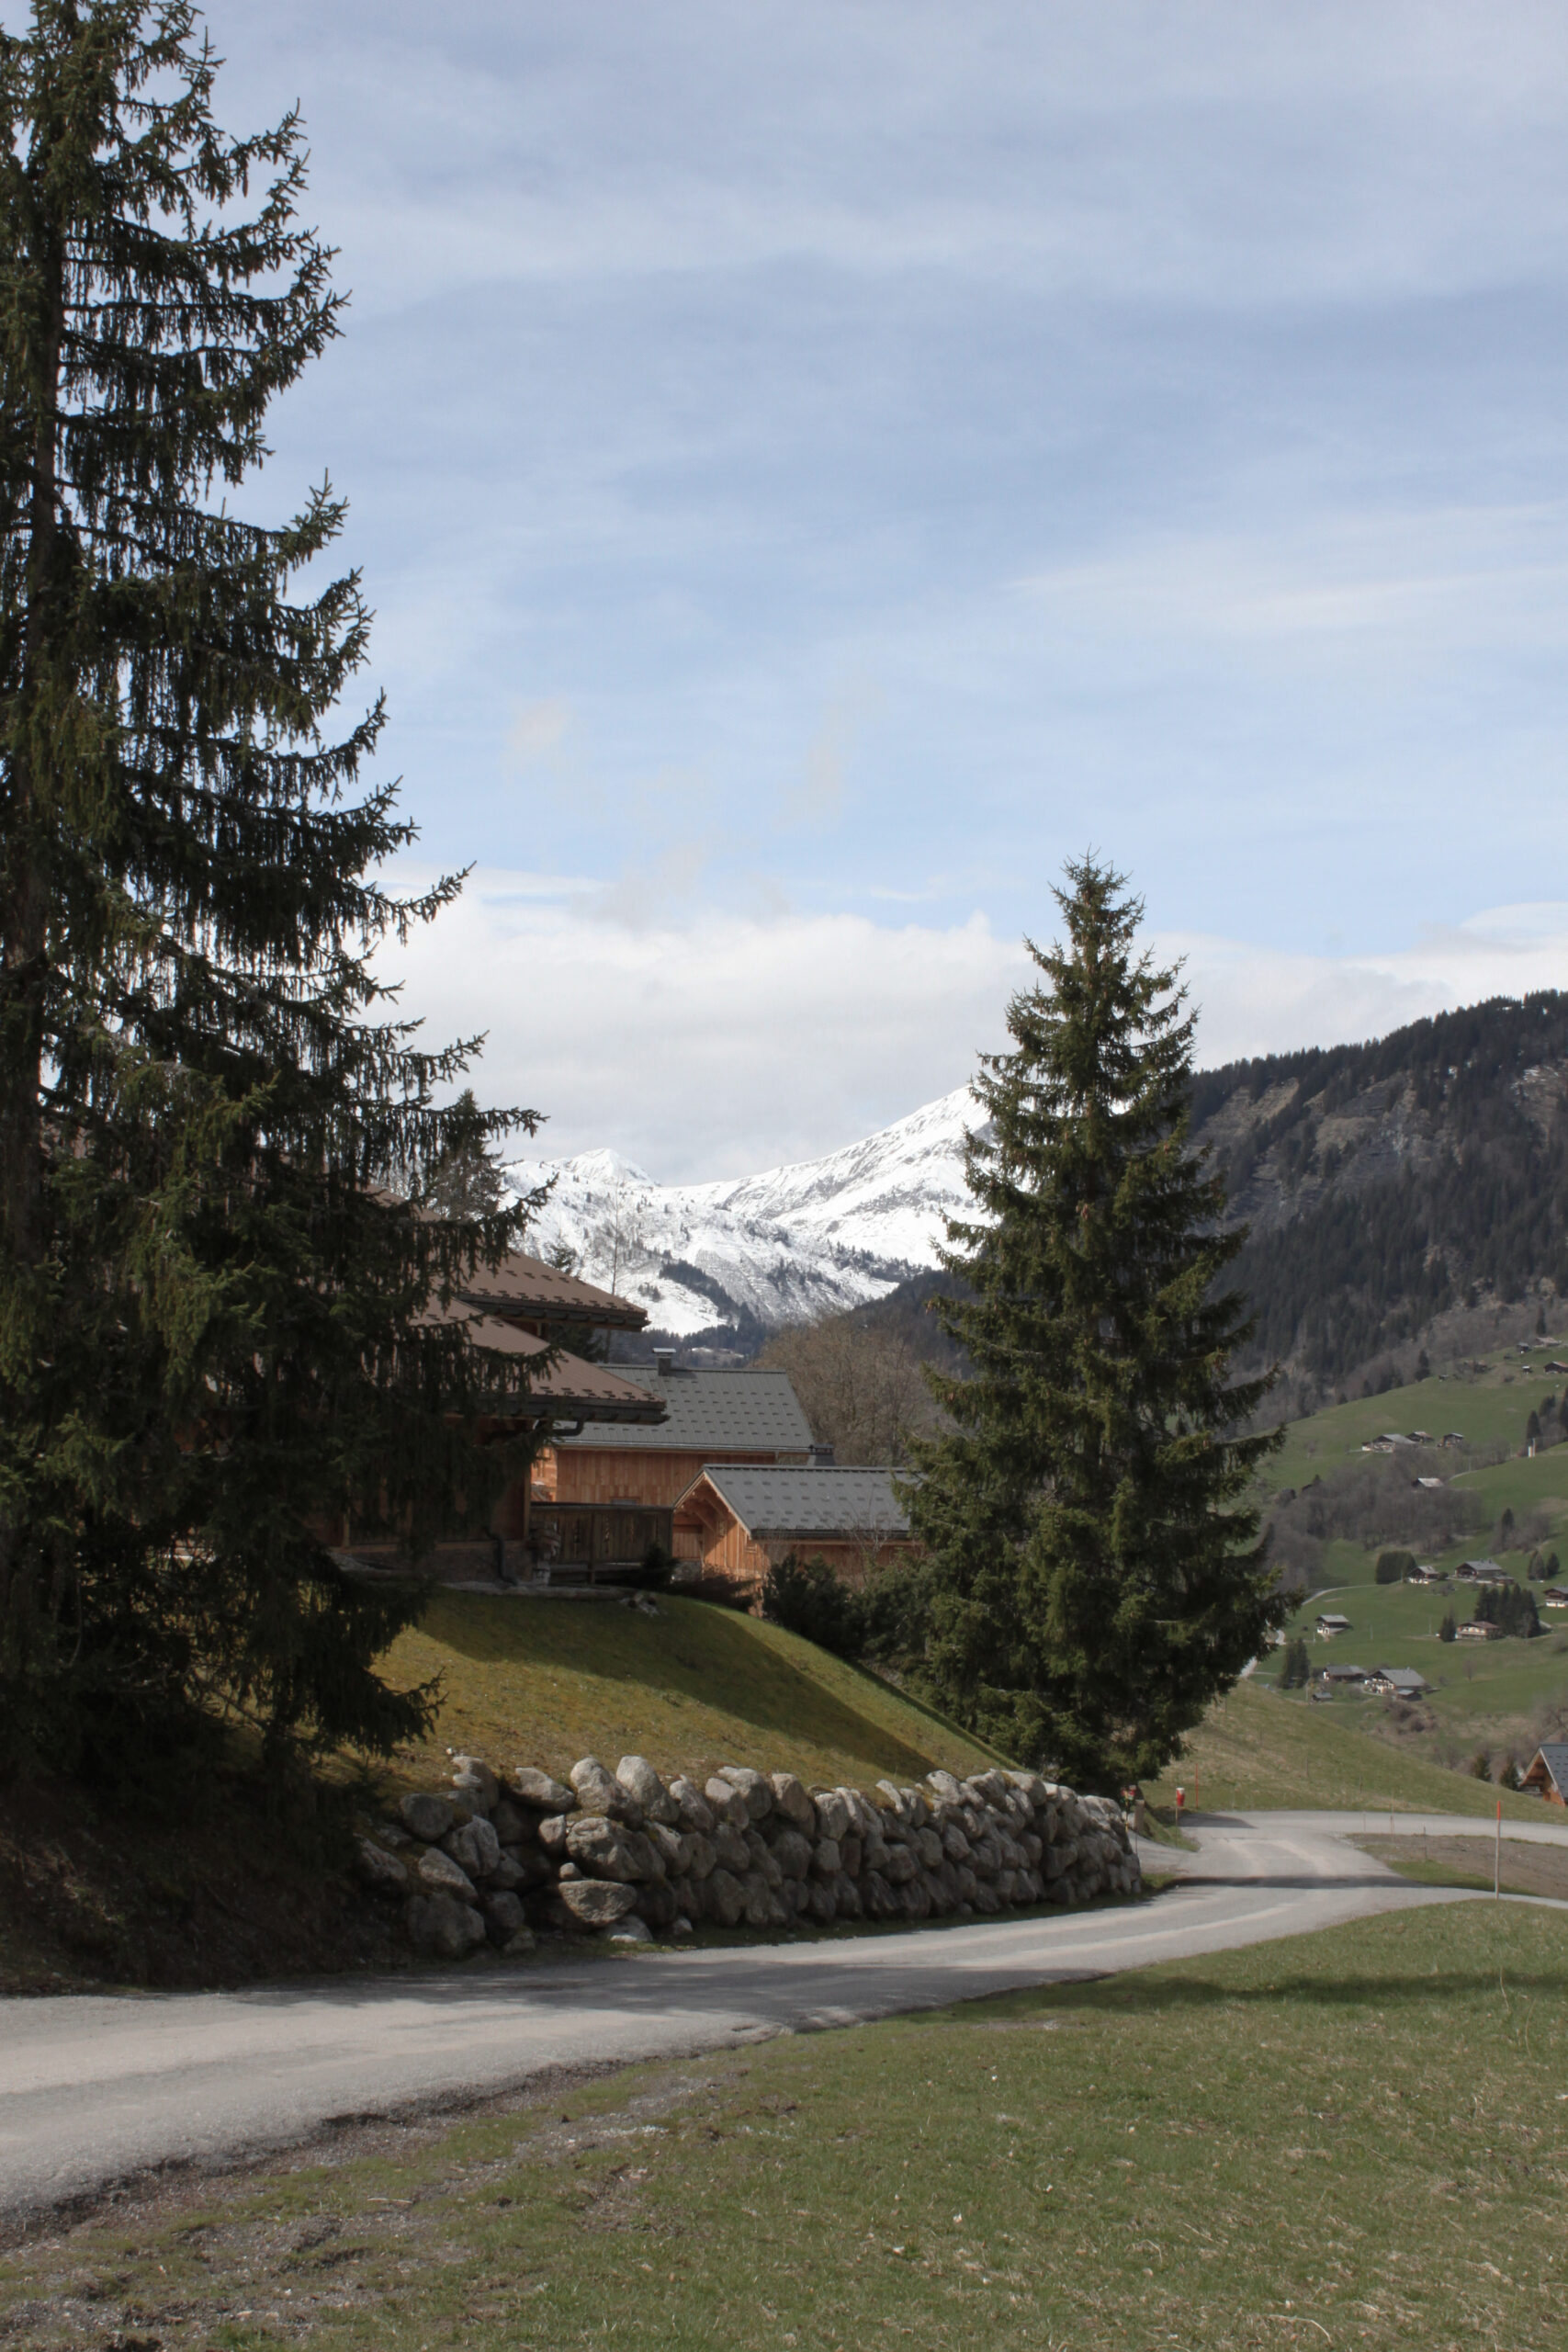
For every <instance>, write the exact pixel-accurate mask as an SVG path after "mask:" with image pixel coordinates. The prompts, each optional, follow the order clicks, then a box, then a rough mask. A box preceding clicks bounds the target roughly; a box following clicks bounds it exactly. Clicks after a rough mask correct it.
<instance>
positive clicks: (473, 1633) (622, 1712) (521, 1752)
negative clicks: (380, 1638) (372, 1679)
mask: <svg viewBox="0 0 1568 2352" xmlns="http://www.w3.org/2000/svg"><path fill="white" fill-rule="evenodd" d="M382 1667H383V1671H385V1672H386V1673H387V1674H388V1676H389V1678H391V1679H394V1680H397V1681H400V1682H402V1683H404V1684H408V1683H415V1682H426V1681H429V1680H431V1679H433V1678H434V1677H435V1676H439V1677H440V1679H441V1684H442V1693H443V1700H442V1707H441V1713H440V1714H439V1716H438V1717H437V1719H436V1724H435V1728H434V1733H433V1735H432V1736H431V1738H430V1739H429V1740H428V1741H426V1742H425V1743H424V1745H423V1747H411V1748H407V1749H404V1750H403V1751H402V1753H401V1755H400V1759H399V1775H398V1777H399V1778H400V1780H401V1781H408V1782H414V1783H419V1784H423V1785H429V1784H430V1783H431V1782H432V1781H435V1780H437V1779H440V1778H443V1777H445V1774H446V1771H447V1770H449V1767H448V1766H447V1762H446V1752H447V1750H448V1749H449V1748H455V1749H457V1751H458V1752H459V1753H461V1752H464V1751H471V1752H473V1753H474V1754H476V1755H479V1756H483V1757H484V1758H486V1759H487V1761H488V1762H490V1763H491V1765H493V1766H494V1767H495V1768H496V1769H497V1770H503V1769H505V1768H509V1767H510V1766H512V1765H513V1764H539V1765H543V1766H544V1767H545V1769H546V1770H547V1771H551V1772H555V1773H562V1772H564V1771H566V1770H567V1769H568V1768H569V1767H570V1765H572V1764H574V1763H575V1762H576V1761H577V1759H578V1758H579V1757H580V1756H589V1755H592V1756H598V1757H600V1758H602V1759H603V1760H604V1762H605V1763H607V1764H608V1765H609V1767H610V1769H611V1770H612V1771H613V1770H615V1764H616V1762H617V1761H618V1759H619V1758H621V1757H622V1756H624V1755H626V1754H636V1755H639V1756H646V1757H647V1758H649V1761H650V1762H651V1763H652V1764H653V1765H654V1767H655V1768H656V1770H659V1771H660V1772H672V1771H675V1770H682V1769H683V1770H686V1771H688V1772H693V1773H695V1774H696V1775H698V1776H699V1777H701V1778H705V1777H706V1775H707V1774H708V1773H709V1772H712V1771H714V1770H716V1768H717V1767H718V1766H719V1765H720V1764H754V1765H757V1766H760V1767H761V1769H763V1770H767V1771H792V1772H798V1773H799V1775H800V1777H801V1779H802V1780H804V1781H808V1782H810V1781H826V1782H828V1783H829V1784H834V1783H837V1782H840V1781H845V1782H853V1783H856V1784H863V1785H864V1786H866V1787H870V1786H871V1785H872V1784H873V1783H874V1782H875V1781H878V1780H880V1779H881V1778H883V1777H884V1776H885V1775H891V1776H893V1777H894V1778H897V1779H899V1780H918V1779H920V1778H921V1777H923V1775H924V1774H925V1773H927V1772H929V1771H930V1770H931V1769H932V1767H933V1766H939V1765H940V1766H942V1767H945V1768H946V1769H947V1770H951V1771H957V1772H960V1773H964V1772H971V1771H976V1770H985V1768H986V1767H987V1765H989V1764H994V1763H996V1762H998V1757H997V1755H996V1754H995V1752H994V1751H993V1750H992V1749H990V1748H987V1747H984V1746H983V1745H982V1744H981V1743H980V1742H978V1741H976V1740H975V1739H972V1738H970V1737H968V1736H966V1735H965V1734H964V1733H963V1732H960V1731H956V1730H954V1729H953V1726H952V1725H951V1724H947V1723H945V1722H943V1720H942V1717H941V1716H940V1715H936V1714H933V1713H931V1712H930V1710H929V1709H926V1708H924V1707H921V1706H920V1705H919V1704H918V1702H914V1701H911V1700H908V1699H905V1698H903V1697H901V1696H900V1694H899V1693H898V1692H897V1691H894V1690H891V1689H890V1688H889V1687H888V1685H887V1684H886V1683H885V1682H882V1681H879V1680H878V1679H877V1678H876V1676H875V1675H874V1674H868V1673H865V1672H863V1671H862V1670H861V1668H858V1667H853V1666H847V1665H845V1664H844V1663H843V1661H842V1660H841V1659H839V1658H836V1657H831V1656H829V1653H828V1652H827V1651H826V1650H820V1649H817V1648H815V1647H814V1646H813V1645H812V1644H811V1643H809V1642H803V1641H801V1640H800V1639H798V1637H797V1636H796V1635H795V1634H786V1633H784V1632H783V1631H782V1630H781V1629H780V1628H779V1627H778V1626H776V1625H768V1624H764V1623H762V1621H761V1619H760V1618H756V1617H746V1616H742V1615H740V1614H739V1611H735V1610H730V1609H716V1608H714V1607H712V1606H710V1605H707V1604H705V1603H704V1602H702V1601H696V1600H674V1599H671V1598H669V1597H667V1596H665V1595H663V1594H661V1595H660V1599H659V1615H658V1616H657V1617H646V1616H644V1615H642V1614H641V1613H640V1612H639V1611H637V1610H633V1609H620V1608H616V1607H615V1606H613V1605H606V1604H595V1603H589V1602H585V1601H567V1600H555V1601H550V1600H503V1599H500V1598H495V1599H491V1598H490V1597H489V1596H487V1595H485V1594H481V1593H467V1592H447V1593H437V1595H436V1596H435V1598H434V1600H433V1601H432V1603H431V1606H430V1609H429V1611H428V1613H427V1614H426V1616H425V1618H424V1620H423V1623H422V1624H421V1625H420V1626H419V1627H418V1628H417V1629H416V1630H414V1631H413V1632H412V1633H407V1634H402V1635H400V1638H399V1639H398V1640H397V1641H396V1642H395V1643H394V1644H393V1645H392V1647H391V1648H390V1649H389V1651H388V1652H387V1654H386V1657H385V1659H384V1660H383V1661H382ZM999 1760H1000V1761H1003V1762H1006V1761H1007V1760H1008V1759H1007V1758H1000V1759H999Z"/></svg>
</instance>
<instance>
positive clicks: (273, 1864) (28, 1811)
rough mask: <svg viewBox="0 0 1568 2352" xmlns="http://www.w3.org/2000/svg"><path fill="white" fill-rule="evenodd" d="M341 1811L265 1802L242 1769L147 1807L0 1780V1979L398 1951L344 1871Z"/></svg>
mask: <svg viewBox="0 0 1568 2352" xmlns="http://www.w3.org/2000/svg"><path fill="white" fill-rule="evenodd" d="M346 1826H347V1825H346V1820H344V1821H339V1820H338V1819H337V1818H336V1817H335V1815H333V1816H329V1817H327V1818H325V1819H318V1820H316V1821H313V1822H308V1823H305V1824H303V1825H302V1824H301V1822H300V1821H299V1818H298V1816H296V1817H294V1818H291V1819H288V1820H279V1819H277V1818H275V1817H269V1815H268V1814H267V1811H266V1808H265V1804H264V1802H263V1798H262V1794H261V1792H259V1791H258V1790H257V1789H256V1788H255V1786H254V1784H253V1783H249V1782H247V1781H245V1780H244V1779H243V1777H240V1776H236V1777H235V1778H234V1779H233V1780H232V1781H230V1780H227V1779H220V1778H219V1777H218V1776H217V1775H209V1776H208V1777H207V1778H206V1779H205V1781H204V1785H203V1786H202V1787H201V1788H200V1789H199V1790H193V1791H192V1792H189V1794H188V1801H187V1802H186V1803H183V1804H182V1803H180V1802H178V1801H176V1802H175V1803H174V1804H167V1803H165V1804H159V1805H156V1806H154V1805H152V1804H132V1803H130V1802H125V1803H123V1804H116V1803H114V1802H110V1801H107V1800H102V1799H100V1800H96V1801H95V1800H92V1799H89V1798H88V1797H86V1796H85V1795H84V1794H83V1792H81V1791H80V1790H77V1789H74V1788H70V1787H66V1786H62V1785H61V1784H59V1783H53V1784H51V1783H49V1782H37V1781H35V1782H32V1783H30V1784H28V1786H27V1787H25V1788H24V1787H11V1788H8V1789H4V1790H0V1993H5V1994H17V1993H64V1992H83V1991H91V1990H94V1989H101V1988H103V1987H105V1986H107V1985H144V1986H149V1987H158V1988H167V1989H176V1988H179V1989H188V1988H191V1987H196V1986H215V1987H221V1986H228V1985H244V1984H254V1983H255V1982H257V1981H258V1980H260V1979H265V1978H271V1977H277V1976H297V1975H318V1974H323V1973H339V1972H342V1971H344V1970H353V1969H356V1968H371V1967H374V1968H392V1967H401V1966H407V1965H408V1961H409V1953H408V1948H407V1945H406V1944H405V1943H404V1942H403V1939H402V1938H401V1935H400V1930H399V1925H398V1921H397V1917H396V1914H395V1911H394V1910H393V1909H392V1907H391V1906H389V1905H382V1904H380V1903H378V1902H377V1901H375V1900H374V1899H373V1898H372V1897H370V1896H368V1895H367V1894H365V1893H364V1891H363V1890H362V1889H361V1888H360V1887H359V1886H358V1885H357V1884H356V1883H355V1880H354V1878H353V1877H352V1875H351V1874H350V1871H349V1869H348V1867H347V1863H348V1849H347V1842H346Z"/></svg>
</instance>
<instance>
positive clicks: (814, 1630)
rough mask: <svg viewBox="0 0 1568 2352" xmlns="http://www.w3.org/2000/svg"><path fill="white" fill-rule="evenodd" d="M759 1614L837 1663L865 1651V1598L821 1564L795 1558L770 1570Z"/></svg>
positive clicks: (823, 1562) (788, 1556) (790, 1557)
mask: <svg viewBox="0 0 1568 2352" xmlns="http://www.w3.org/2000/svg"><path fill="white" fill-rule="evenodd" d="M762 1614H763V1616H764V1617H765V1618H766V1619H767V1620H768V1622H769V1623H770V1624H773V1625H782V1626H783V1627H784V1631H785V1633H786V1634H800V1635H801V1636H802V1637H803V1639H804V1640H806V1641H808V1642H815V1643H816V1644H817V1645H818V1648H819V1649H824V1650H831V1651H832V1652H833V1654H834V1656H835V1657H859V1656H860V1654H861V1652H862V1650H863V1648H864V1647H865V1642H866V1635H867V1632H868V1630H869V1628H868V1624H867V1614H868V1612H867V1609H866V1603H865V1600H864V1598H863V1595H861V1594H860V1593H858V1592H856V1591H854V1590H853V1589H852V1587H851V1586H849V1585H847V1584H846V1583H845V1582H844V1580H843V1578H842V1577H840V1576H839V1575H837V1574H836V1573H835V1571H834V1570H833V1569H832V1568H830V1567H829V1566H828V1563H827V1562H826V1561H825V1560H806V1561H800V1560H797V1559H796V1558H795V1554H794V1553H793V1552H791V1553H789V1554H787V1555H786V1556H785V1557H784V1559H782V1560H781V1561H780V1562H779V1564H778V1566H777V1567H774V1568H770V1569H769V1571H768V1576H767V1581H766V1582H765V1583H764V1585H763V1587H762Z"/></svg>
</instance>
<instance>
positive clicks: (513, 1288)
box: [457, 1250, 648, 1331]
mask: <svg viewBox="0 0 1568 2352" xmlns="http://www.w3.org/2000/svg"><path fill="white" fill-rule="evenodd" d="M457 1296H458V1297H459V1298H460V1299H461V1300H462V1303H463V1305H464V1306H474V1307H479V1308H480V1309H484V1308H486V1307H489V1308H491V1309H492V1310H493V1311H494V1312H496V1313H497V1314H501V1315H528V1316H534V1317H537V1319H538V1320H539V1321H540V1322H541V1323H569V1324H570V1323H575V1324H578V1325H580V1326H581V1327H582V1328H583V1329H589V1330H614V1331H640V1330H641V1329H643V1327H644V1325H645V1324H646V1323H647V1321H648V1317H647V1315H646V1313H645V1312H644V1310H643V1309H642V1308H641V1307H640V1306H633V1305H632V1302H631V1300H630V1299H629V1298H618V1297H617V1296H616V1295H615V1292H614V1291H609V1290H601V1289H600V1288H599V1287H598V1285H597V1284H596V1283H585V1282H582V1281H581V1280H580V1279H579V1277H578V1276H577V1275H576V1274H565V1273H562V1272H561V1271H560V1269H559V1267H558V1266H550V1265H547V1264H546V1262H545V1261H544V1259H543V1258H530V1257H529V1256H528V1255H527V1254H526V1253H525V1251H524V1250H512V1251H511V1252H510V1253H509V1254H508V1255H507V1256H506V1257H504V1258H503V1259H502V1261H501V1263H500V1265H499V1266H476V1267H475V1269H474V1272H472V1274H471V1275H469V1276H468V1279H467V1280H466V1281H465V1283H463V1285H462V1288H461V1289H460V1290H459V1291H458V1292H457Z"/></svg>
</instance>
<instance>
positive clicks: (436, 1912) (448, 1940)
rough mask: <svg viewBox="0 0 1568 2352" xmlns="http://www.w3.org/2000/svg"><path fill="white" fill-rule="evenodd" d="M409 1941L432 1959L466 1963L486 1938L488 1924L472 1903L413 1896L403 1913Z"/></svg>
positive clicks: (439, 1896) (441, 1896)
mask: <svg viewBox="0 0 1568 2352" xmlns="http://www.w3.org/2000/svg"><path fill="white" fill-rule="evenodd" d="M403 1921H404V1925H405V1926H406V1928H407V1929H408V1934H409V1940H410V1942H411V1943H412V1945H413V1948H414V1950H415V1951H418V1952H423V1954H424V1955H425V1957H426V1959H428V1960H465V1959H467V1957H468V1953H469V1952H471V1951H473V1949H474V1947H475V1945H476V1944H482V1943H483V1941H484V1939H485V1923H484V1919H483V1917H482V1916H481V1915H480V1913H479V1911H478V1910H477V1909H476V1908H475V1907H474V1905H472V1904H471V1903H459V1902H458V1901H457V1898H456V1897H455V1896H453V1895H451V1894H442V1893H436V1894H415V1895H412V1896H411V1897H410V1899H409V1902H408V1904H407V1905H406V1907H405V1909H404V1912H403Z"/></svg>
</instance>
